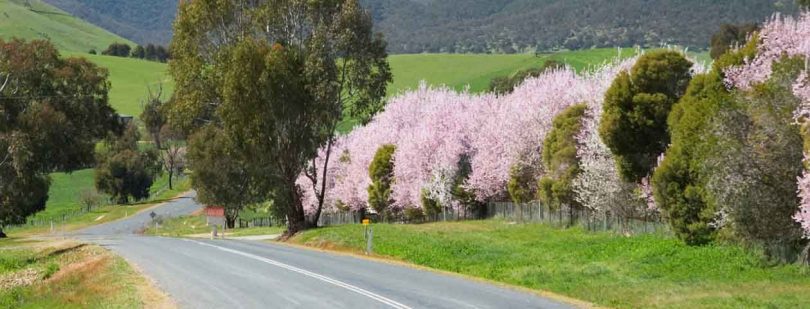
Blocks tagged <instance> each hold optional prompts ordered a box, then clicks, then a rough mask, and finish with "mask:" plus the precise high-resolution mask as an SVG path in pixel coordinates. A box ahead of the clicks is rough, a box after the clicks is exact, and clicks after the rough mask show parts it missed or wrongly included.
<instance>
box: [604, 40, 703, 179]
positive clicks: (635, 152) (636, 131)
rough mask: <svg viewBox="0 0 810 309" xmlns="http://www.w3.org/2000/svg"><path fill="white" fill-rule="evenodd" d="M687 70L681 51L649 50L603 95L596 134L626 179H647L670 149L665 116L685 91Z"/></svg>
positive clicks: (686, 63) (687, 62) (687, 63)
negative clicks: (612, 155) (602, 108)
mask: <svg viewBox="0 0 810 309" xmlns="http://www.w3.org/2000/svg"><path fill="white" fill-rule="evenodd" d="M691 67H692V63H691V62H689V60H686V58H684V56H683V55H682V54H681V53H679V52H675V51H669V50H660V51H653V52H650V53H647V54H644V55H643V56H641V58H639V59H638V61H637V62H636V64H635V65H634V66H633V68H632V69H631V70H630V72H622V73H620V74H619V76H618V77H616V79H615V80H614V81H613V84H612V85H611V86H610V88H609V89H608V91H607V93H606V94H605V103H604V113H603V114H602V122H601V124H600V127H599V134H600V135H601V137H602V140H604V142H605V145H607V146H608V148H610V150H611V151H612V152H613V154H614V155H615V156H616V164H617V166H618V168H619V173H620V174H621V175H622V177H623V178H624V179H625V180H628V181H632V182H639V181H640V180H641V178H643V177H646V176H648V175H650V173H651V172H652V169H653V168H654V167H655V163H656V160H657V158H658V156H659V155H660V154H661V153H663V152H664V150H665V149H666V147H667V145H669V132H668V131H667V130H668V129H667V116H668V115H669V112H670V110H671V109H672V105H673V104H675V102H677V101H678V99H680V97H681V96H682V95H683V93H684V91H685V90H686V86H687V85H688V83H689V80H690V79H691Z"/></svg>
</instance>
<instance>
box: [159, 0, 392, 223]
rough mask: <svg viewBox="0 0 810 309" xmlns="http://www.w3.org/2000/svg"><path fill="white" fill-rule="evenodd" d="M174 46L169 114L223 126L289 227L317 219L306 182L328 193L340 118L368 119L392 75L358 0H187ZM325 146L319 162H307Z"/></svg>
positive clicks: (185, 124)
mask: <svg viewBox="0 0 810 309" xmlns="http://www.w3.org/2000/svg"><path fill="white" fill-rule="evenodd" d="M290 16H292V17H290ZM212 37H213V38H214V39H211V38H212ZM171 49H172V50H173V51H175V54H174V55H173V61H172V62H170V66H169V68H170V72H171V73H172V75H173V77H174V79H175V81H176V87H175V88H176V91H175V99H174V100H173V101H172V104H171V105H170V108H169V122H170V123H172V124H173V126H175V127H176V128H178V129H181V130H182V131H185V132H187V133H193V132H195V131H197V130H199V129H200V128H201V127H203V126H216V127H217V129H221V130H222V131H223V132H224V134H226V135H227V136H228V137H229V138H230V139H232V140H233V141H234V142H233V143H232V145H234V146H235V148H236V149H235V151H236V153H238V154H239V155H238V156H237V159H239V160H240V161H241V164H243V165H244V166H246V168H247V169H248V170H250V172H251V173H252V174H253V175H257V176H256V177H254V178H253V179H251V181H252V184H251V185H252V186H255V187H256V188H257V189H256V190H257V191H261V192H262V193H263V194H264V196H265V198H267V199H272V201H273V207H274V208H275V209H276V210H277V211H278V212H279V213H280V214H282V215H283V217H286V219H287V227H288V233H289V234H290V235H291V234H294V233H295V232H297V231H299V230H301V229H306V228H309V227H313V226H315V225H316V224H317V222H318V217H319V215H320V206H316V211H315V212H314V213H311V214H305V212H304V209H303V207H302V205H301V190H302V187H306V188H309V189H313V190H315V191H316V193H315V199H316V200H318V201H323V199H324V196H325V194H326V184H327V183H326V181H322V179H323V176H322V175H323V173H325V172H326V171H328V170H329V166H328V164H326V163H328V162H329V158H330V155H331V154H332V150H331V147H332V143H333V141H334V135H335V128H336V126H337V123H338V121H340V119H341V118H342V116H343V115H344V114H345V115H347V116H350V117H353V118H355V119H359V120H360V121H361V122H366V121H368V119H370V118H371V116H372V115H373V114H375V113H376V112H377V111H378V110H380V109H381V108H382V106H383V103H384V102H383V100H382V99H383V98H384V97H385V92H386V86H387V84H388V82H390V81H391V73H390V69H389V67H388V62H387V60H386V58H387V54H386V52H385V41H383V40H382V38H381V37H380V36H379V35H377V34H375V33H373V32H372V23H371V17H370V16H369V15H368V12H366V11H365V10H363V9H362V7H360V5H359V3H358V2H357V1H354V0H346V1H329V0H323V1H304V0H293V1H286V0H273V1H256V2H251V3H249V4H243V3H234V2H223V1H216V0H208V1H193V2H186V3H184V4H182V5H181V6H180V13H179V15H178V20H177V22H176V23H175V37H174V40H173V41H172V45H171ZM195 145H197V144H194V143H193V144H191V145H190V146H191V147H194V146H195ZM321 146H324V147H325V151H324V153H325V158H326V160H325V161H323V162H326V163H324V164H322V165H321V164H317V162H314V161H310V159H312V158H313V157H315V155H316V154H317V150H318V148H319V147H321ZM375 149H376V147H375ZM195 151H197V150H191V152H195ZM191 164H192V166H193V165H194V164H195V163H194V162H193V160H192V162H191ZM211 167H213V166H211ZM367 168H368V165H366V167H365V168H364V171H365V170H366V169H367ZM195 172H196V171H195ZM319 178H320V179H319ZM306 182H308V183H306Z"/></svg>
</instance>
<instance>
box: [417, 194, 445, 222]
mask: <svg viewBox="0 0 810 309" xmlns="http://www.w3.org/2000/svg"><path fill="white" fill-rule="evenodd" d="M420 199H421V200H422V209H424V210H425V215H426V216H427V217H428V218H436V217H437V216H438V215H439V214H440V213H441V212H442V206H441V205H439V202H436V201H435V200H434V199H432V198H430V192H428V191H427V190H426V189H422V194H420Z"/></svg>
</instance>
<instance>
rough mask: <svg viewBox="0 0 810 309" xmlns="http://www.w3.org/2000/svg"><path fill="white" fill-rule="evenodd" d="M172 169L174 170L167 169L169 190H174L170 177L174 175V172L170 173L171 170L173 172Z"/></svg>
mask: <svg viewBox="0 0 810 309" xmlns="http://www.w3.org/2000/svg"><path fill="white" fill-rule="evenodd" d="M173 169H174V168H170V169H169V190H173V189H174V188H172V175H174V172H172V170H173Z"/></svg>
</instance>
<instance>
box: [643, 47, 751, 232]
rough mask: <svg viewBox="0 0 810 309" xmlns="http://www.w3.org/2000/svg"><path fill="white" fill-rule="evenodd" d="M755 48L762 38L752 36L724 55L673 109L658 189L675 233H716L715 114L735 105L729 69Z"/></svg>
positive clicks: (657, 175) (658, 171) (658, 198)
mask: <svg viewBox="0 0 810 309" xmlns="http://www.w3.org/2000/svg"><path fill="white" fill-rule="evenodd" d="M755 52H756V40H752V41H751V42H750V43H749V44H747V45H746V46H745V48H743V49H741V50H739V51H736V52H734V53H729V54H725V55H723V56H722V57H720V58H719V59H718V60H717V61H715V63H714V66H713V68H712V71H710V72H708V73H706V74H702V75H698V76H696V77H695V78H694V79H692V81H691V82H690V84H689V87H688V88H687V90H686V94H685V95H684V96H683V98H681V100H680V101H679V102H678V103H677V104H675V106H673V108H672V112H671V113H670V115H669V119H668V124H669V132H670V134H671V141H672V143H671V146H670V147H669V148H668V149H667V151H666V155H665V157H664V160H663V161H662V162H661V164H660V166H658V168H656V169H655V174H654V175H653V192H654V195H655V200H656V203H657V204H658V205H659V206H660V207H661V208H662V209H663V210H664V211H665V212H666V215H667V216H666V217H667V218H668V219H669V223H670V225H671V226H672V228H673V230H674V231H675V234H676V235H678V237H679V238H681V239H683V240H684V241H685V242H686V243H687V244H691V245H699V244H705V243H708V242H710V241H712V240H713V239H714V237H715V231H716V225H714V224H713V222H714V220H715V217H716V216H717V214H716V213H717V211H718V205H717V201H716V200H714V199H713V198H712V197H711V195H710V194H709V192H708V191H707V189H706V182H707V179H708V176H709V173H708V171H707V170H706V166H705V165H704V164H703V163H704V162H706V161H707V160H708V159H709V158H710V156H711V155H712V154H713V153H714V152H715V151H717V145H718V140H717V138H716V136H714V135H713V134H712V130H713V129H714V127H713V121H714V119H715V118H717V117H718V115H720V114H721V113H724V112H726V111H729V110H733V109H734V106H733V98H732V96H731V94H730V93H729V91H728V90H727V89H726V85H725V83H724V77H723V70H724V69H725V68H727V67H729V66H732V65H736V64H739V63H742V61H743V60H744V59H745V58H750V57H752V56H753V54H754V53H755Z"/></svg>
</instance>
